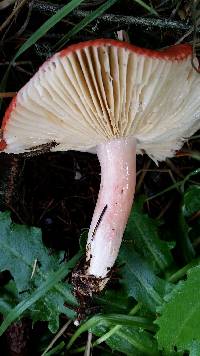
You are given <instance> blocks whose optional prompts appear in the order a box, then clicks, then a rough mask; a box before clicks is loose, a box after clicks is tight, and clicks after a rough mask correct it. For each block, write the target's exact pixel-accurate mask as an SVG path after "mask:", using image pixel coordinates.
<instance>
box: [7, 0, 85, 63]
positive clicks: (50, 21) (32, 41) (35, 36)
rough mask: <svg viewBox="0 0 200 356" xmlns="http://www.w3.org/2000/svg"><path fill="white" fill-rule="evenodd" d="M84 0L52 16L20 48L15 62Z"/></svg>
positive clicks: (73, 0)
mask: <svg viewBox="0 0 200 356" xmlns="http://www.w3.org/2000/svg"><path fill="white" fill-rule="evenodd" d="M82 1H83V0H71V1H70V2H69V3H68V4H67V5H65V6H63V7H62V8H61V9H60V10H58V11H57V12H56V13H55V14H54V15H53V16H51V17H50V18H49V19H48V20H47V21H46V22H45V23H44V24H43V25H42V26H41V27H40V28H38V30H37V31H35V32H34V33H33V34H32V36H31V37H29V38H28V39H27V41H26V42H25V43H23V45H22V46H21V47H20V48H19V50H18V51H17V53H16V54H15V56H14V58H13V62H14V61H15V60H16V59H17V58H18V57H19V56H20V55H21V54H22V53H24V52H25V51H26V50H27V49H28V48H29V47H31V46H32V45H33V44H35V43H36V42H37V41H38V40H39V39H40V38H41V37H42V36H44V35H45V33H47V32H48V31H49V30H50V29H51V28H52V27H54V26H55V25H56V24H57V23H58V22H59V21H61V20H62V19H63V18H64V17H65V16H66V15H68V14H69V13H70V12H71V11H72V10H74V9H75V8H76V7H78V5H80V4H81V2H82Z"/></svg>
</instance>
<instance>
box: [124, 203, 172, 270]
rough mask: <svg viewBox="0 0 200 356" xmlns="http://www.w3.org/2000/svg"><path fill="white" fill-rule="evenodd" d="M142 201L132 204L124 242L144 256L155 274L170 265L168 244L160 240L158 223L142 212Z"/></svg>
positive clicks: (170, 258)
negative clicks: (131, 242)
mask: <svg viewBox="0 0 200 356" xmlns="http://www.w3.org/2000/svg"><path fill="white" fill-rule="evenodd" d="M143 203H144V199H143V198H142V199H141V198H140V199H137V200H136V201H135V202H134V206H133V209H132V212H131V215H130V217H129V220H128V224H127V227H126V231H125V241H126V242H127V240H128V242H129V243H130V240H132V241H133V244H134V246H135V248H136V250H137V251H138V252H139V253H140V255H142V256H144V257H145V259H146V261H148V262H149V263H150V264H151V265H152V266H153V268H154V270H155V272H160V271H163V270H165V269H166V268H167V267H168V266H169V265H170V264H171V263H172V256H171V252H170V248H169V244H168V243H166V242H165V241H162V240H160V238H159V234H158V227H159V225H158V222H156V221H155V220H153V219H151V218H150V217H149V216H148V215H147V214H145V213H144V212H143Z"/></svg>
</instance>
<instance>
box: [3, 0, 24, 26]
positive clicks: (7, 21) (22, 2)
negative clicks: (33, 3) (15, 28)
mask: <svg viewBox="0 0 200 356" xmlns="http://www.w3.org/2000/svg"><path fill="white" fill-rule="evenodd" d="M27 1H28V0H22V1H21V2H20V3H19V4H18V5H17V6H16V7H15V9H14V10H13V11H12V12H11V14H10V15H9V16H8V17H7V19H6V20H5V21H4V22H3V23H2V25H1V26H0V32H1V31H2V30H3V29H4V28H5V27H6V26H7V25H8V24H9V22H10V21H11V20H12V19H13V17H14V16H15V15H16V14H17V12H18V11H19V10H20V9H21V7H23V6H24V5H25V3H26V2H27Z"/></svg>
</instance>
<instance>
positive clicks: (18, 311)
mask: <svg viewBox="0 0 200 356" xmlns="http://www.w3.org/2000/svg"><path fill="white" fill-rule="evenodd" d="M79 258H80V254H77V255H75V256H74V257H73V258H72V259H71V260H70V261H68V262H67V263H66V264H65V265H63V266H62V267H60V268H59V270H58V271H56V272H51V273H50V274H49V275H48V277H47V278H46V280H45V281H44V282H43V283H42V284H41V285H40V286H39V287H38V288H37V289H35V290H34V291H33V292H32V293H31V294H30V295H29V294H28V295H27V296H26V297H25V298H23V300H22V301H21V302H20V303H19V304H17V305H16V306H15V307H14V308H13V309H12V310H11V311H10V312H9V313H8V314H7V315H6V317H5V319H4V321H3V323H2V324H1V325H0V336H1V335H2V334H3V333H4V331H5V330H6V329H7V328H8V326H10V324H11V323H12V322H13V321H15V320H16V319H17V318H19V317H21V316H22V314H23V313H24V312H25V311H27V310H29V308H30V307H32V306H33V305H34V303H36V302H37V301H38V300H39V299H40V298H42V297H44V296H45V295H47V293H49V292H50V291H51V292H52V290H54V289H56V290H58V291H59V286H58V282H59V281H60V280H61V279H63V278H65V277H66V276H67V274H68V273H69V271H70V269H71V268H72V267H74V265H75V264H76V263H77V261H78V259H79ZM64 300H65V296H63V301H64ZM54 308H58V306H57V304H56V305H54Z"/></svg>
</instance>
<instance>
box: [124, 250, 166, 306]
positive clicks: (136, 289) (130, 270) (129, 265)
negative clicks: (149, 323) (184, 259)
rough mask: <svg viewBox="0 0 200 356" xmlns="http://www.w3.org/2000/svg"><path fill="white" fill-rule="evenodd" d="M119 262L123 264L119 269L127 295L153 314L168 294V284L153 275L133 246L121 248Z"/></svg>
mask: <svg viewBox="0 0 200 356" xmlns="http://www.w3.org/2000/svg"><path fill="white" fill-rule="evenodd" d="M119 260H120V262H122V263H124V266H123V267H122V268H121V275H122V277H123V279H122V284H123V285H124V286H125V288H126V289H127V293H128V295H129V296H130V297H133V298H134V299H135V300H137V301H138V302H142V303H143V304H144V305H145V306H146V307H147V308H148V309H149V310H151V311H153V312H155V310H156V307H157V306H159V305H161V304H162V302H163V297H164V295H165V294H166V293H167V292H169V290H170V288H171V286H170V284H169V283H167V282H166V281H164V280H163V279H161V278H159V277H157V276H156V275H155V273H154V271H153V269H152V268H151V266H150V265H148V263H146V261H144V260H143V259H142V258H141V257H140V256H139V255H138V254H137V253H136V252H135V251H134V248H133V246H125V245H124V246H122V248H121V250H120V255H119Z"/></svg>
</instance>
